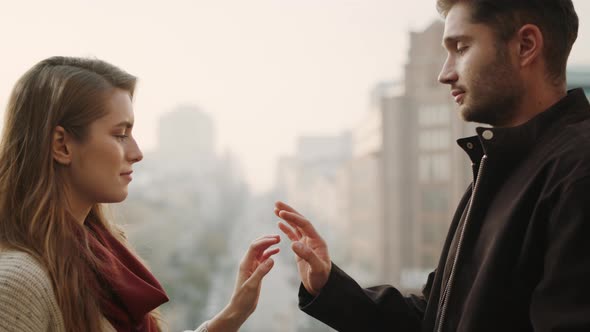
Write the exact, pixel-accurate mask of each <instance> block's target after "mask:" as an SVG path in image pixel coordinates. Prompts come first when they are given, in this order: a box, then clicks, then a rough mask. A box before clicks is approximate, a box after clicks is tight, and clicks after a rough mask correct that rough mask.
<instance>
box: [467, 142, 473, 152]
mask: <svg viewBox="0 0 590 332" xmlns="http://www.w3.org/2000/svg"><path fill="white" fill-rule="evenodd" d="M467 148H468V149H469V150H471V149H473V143H471V142H469V143H467Z"/></svg>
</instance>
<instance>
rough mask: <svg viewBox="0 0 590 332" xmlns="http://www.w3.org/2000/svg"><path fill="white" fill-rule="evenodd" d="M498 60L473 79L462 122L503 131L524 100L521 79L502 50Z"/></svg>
mask: <svg viewBox="0 0 590 332" xmlns="http://www.w3.org/2000/svg"><path fill="white" fill-rule="evenodd" d="M495 59H496V60H495V61H494V62H493V63H491V64H489V65H487V66H484V67H483V68H482V69H481V70H480V72H479V74H475V75H474V76H473V77H472V78H471V82H470V84H471V86H470V87H467V88H468V91H467V94H466V98H465V99H464V102H463V106H462V109H461V115H462V117H463V120H465V121H467V122H478V123H484V124H488V125H491V126H494V127H501V126H503V125H505V124H507V123H509V122H510V121H511V119H513V118H514V116H515V113H516V112H517V105H518V104H519V103H520V100H521V98H522V96H523V92H524V87H523V84H522V81H521V78H520V77H519V76H518V75H517V74H516V73H515V71H514V68H513V66H512V65H511V63H510V59H509V57H508V54H507V52H506V51H505V50H502V47H500V48H499V49H498V54H497V56H496V58H495Z"/></svg>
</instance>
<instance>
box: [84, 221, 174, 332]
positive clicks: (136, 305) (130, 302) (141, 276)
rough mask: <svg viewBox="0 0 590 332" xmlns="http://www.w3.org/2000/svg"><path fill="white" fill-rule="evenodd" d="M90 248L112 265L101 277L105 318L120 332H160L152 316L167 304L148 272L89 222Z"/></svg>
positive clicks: (164, 296)
mask: <svg viewBox="0 0 590 332" xmlns="http://www.w3.org/2000/svg"><path fill="white" fill-rule="evenodd" d="M86 227H87V228H88V229H89V230H90V231H91V233H92V234H93V235H94V236H89V241H90V248H91V249H92V251H93V253H94V254H95V255H96V256H97V257H99V258H100V259H101V260H103V262H109V266H108V267H107V271H102V272H103V273H101V274H102V275H101V276H100V279H101V281H102V282H103V284H104V285H103V289H104V288H106V289H107V290H108V293H110V294H108V296H101V301H100V306H101V310H102V313H103V315H104V316H105V317H106V318H107V320H108V321H109V322H110V323H111V325H113V327H114V328H115V329H116V330H117V332H157V331H158V327H157V323H156V322H155V320H154V318H153V317H151V315H149V313H150V312H151V311H152V310H154V309H155V308H157V307H159V306H160V305H161V304H162V303H165V302H168V297H167V296H166V293H165V292H164V289H163V288H162V286H161V285H160V283H159V282H158V280H156V278H155V277H154V276H153V275H152V274H151V273H150V271H148V269H147V268H146V267H145V266H144V265H143V264H142V263H141V262H140V261H138V260H137V259H136V258H135V256H134V255H133V254H132V253H131V252H129V250H128V249H127V248H126V247H125V246H124V245H123V244H122V243H121V242H119V241H118V240H117V239H116V238H115V237H114V236H113V235H112V234H111V233H109V232H108V231H107V230H106V229H105V228H104V226H102V225H99V224H97V223H92V222H87V223H86Z"/></svg>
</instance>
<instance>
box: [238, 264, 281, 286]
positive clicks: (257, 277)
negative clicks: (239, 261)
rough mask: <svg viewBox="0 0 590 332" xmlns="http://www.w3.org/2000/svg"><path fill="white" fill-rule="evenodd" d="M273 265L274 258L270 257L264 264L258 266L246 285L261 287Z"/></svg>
mask: <svg viewBox="0 0 590 332" xmlns="http://www.w3.org/2000/svg"><path fill="white" fill-rule="evenodd" d="M273 266H274V261H273V259H272V258H269V259H267V260H266V261H264V262H263V263H262V264H260V265H258V267H257V268H256V270H254V272H253V273H252V275H251V276H250V278H248V279H247V280H246V282H245V283H244V286H249V287H252V288H258V287H260V284H261V283H262V278H264V276H265V275H267V274H268V272H270V270H271V269H272V267H273Z"/></svg>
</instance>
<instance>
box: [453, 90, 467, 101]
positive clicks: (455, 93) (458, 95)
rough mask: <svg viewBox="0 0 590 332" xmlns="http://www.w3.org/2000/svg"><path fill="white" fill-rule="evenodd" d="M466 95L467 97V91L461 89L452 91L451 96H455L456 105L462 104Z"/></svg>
mask: <svg viewBox="0 0 590 332" xmlns="http://www.w3.org/2000/svg"><path fill="white" fill-rule="evenodd" d="M464 95H465V91H463V90H460V89H453V90H451V96H453V98H454V99H455V102H456V103H459V102H461V100H462V99H463V96H464Z"/></svg>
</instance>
